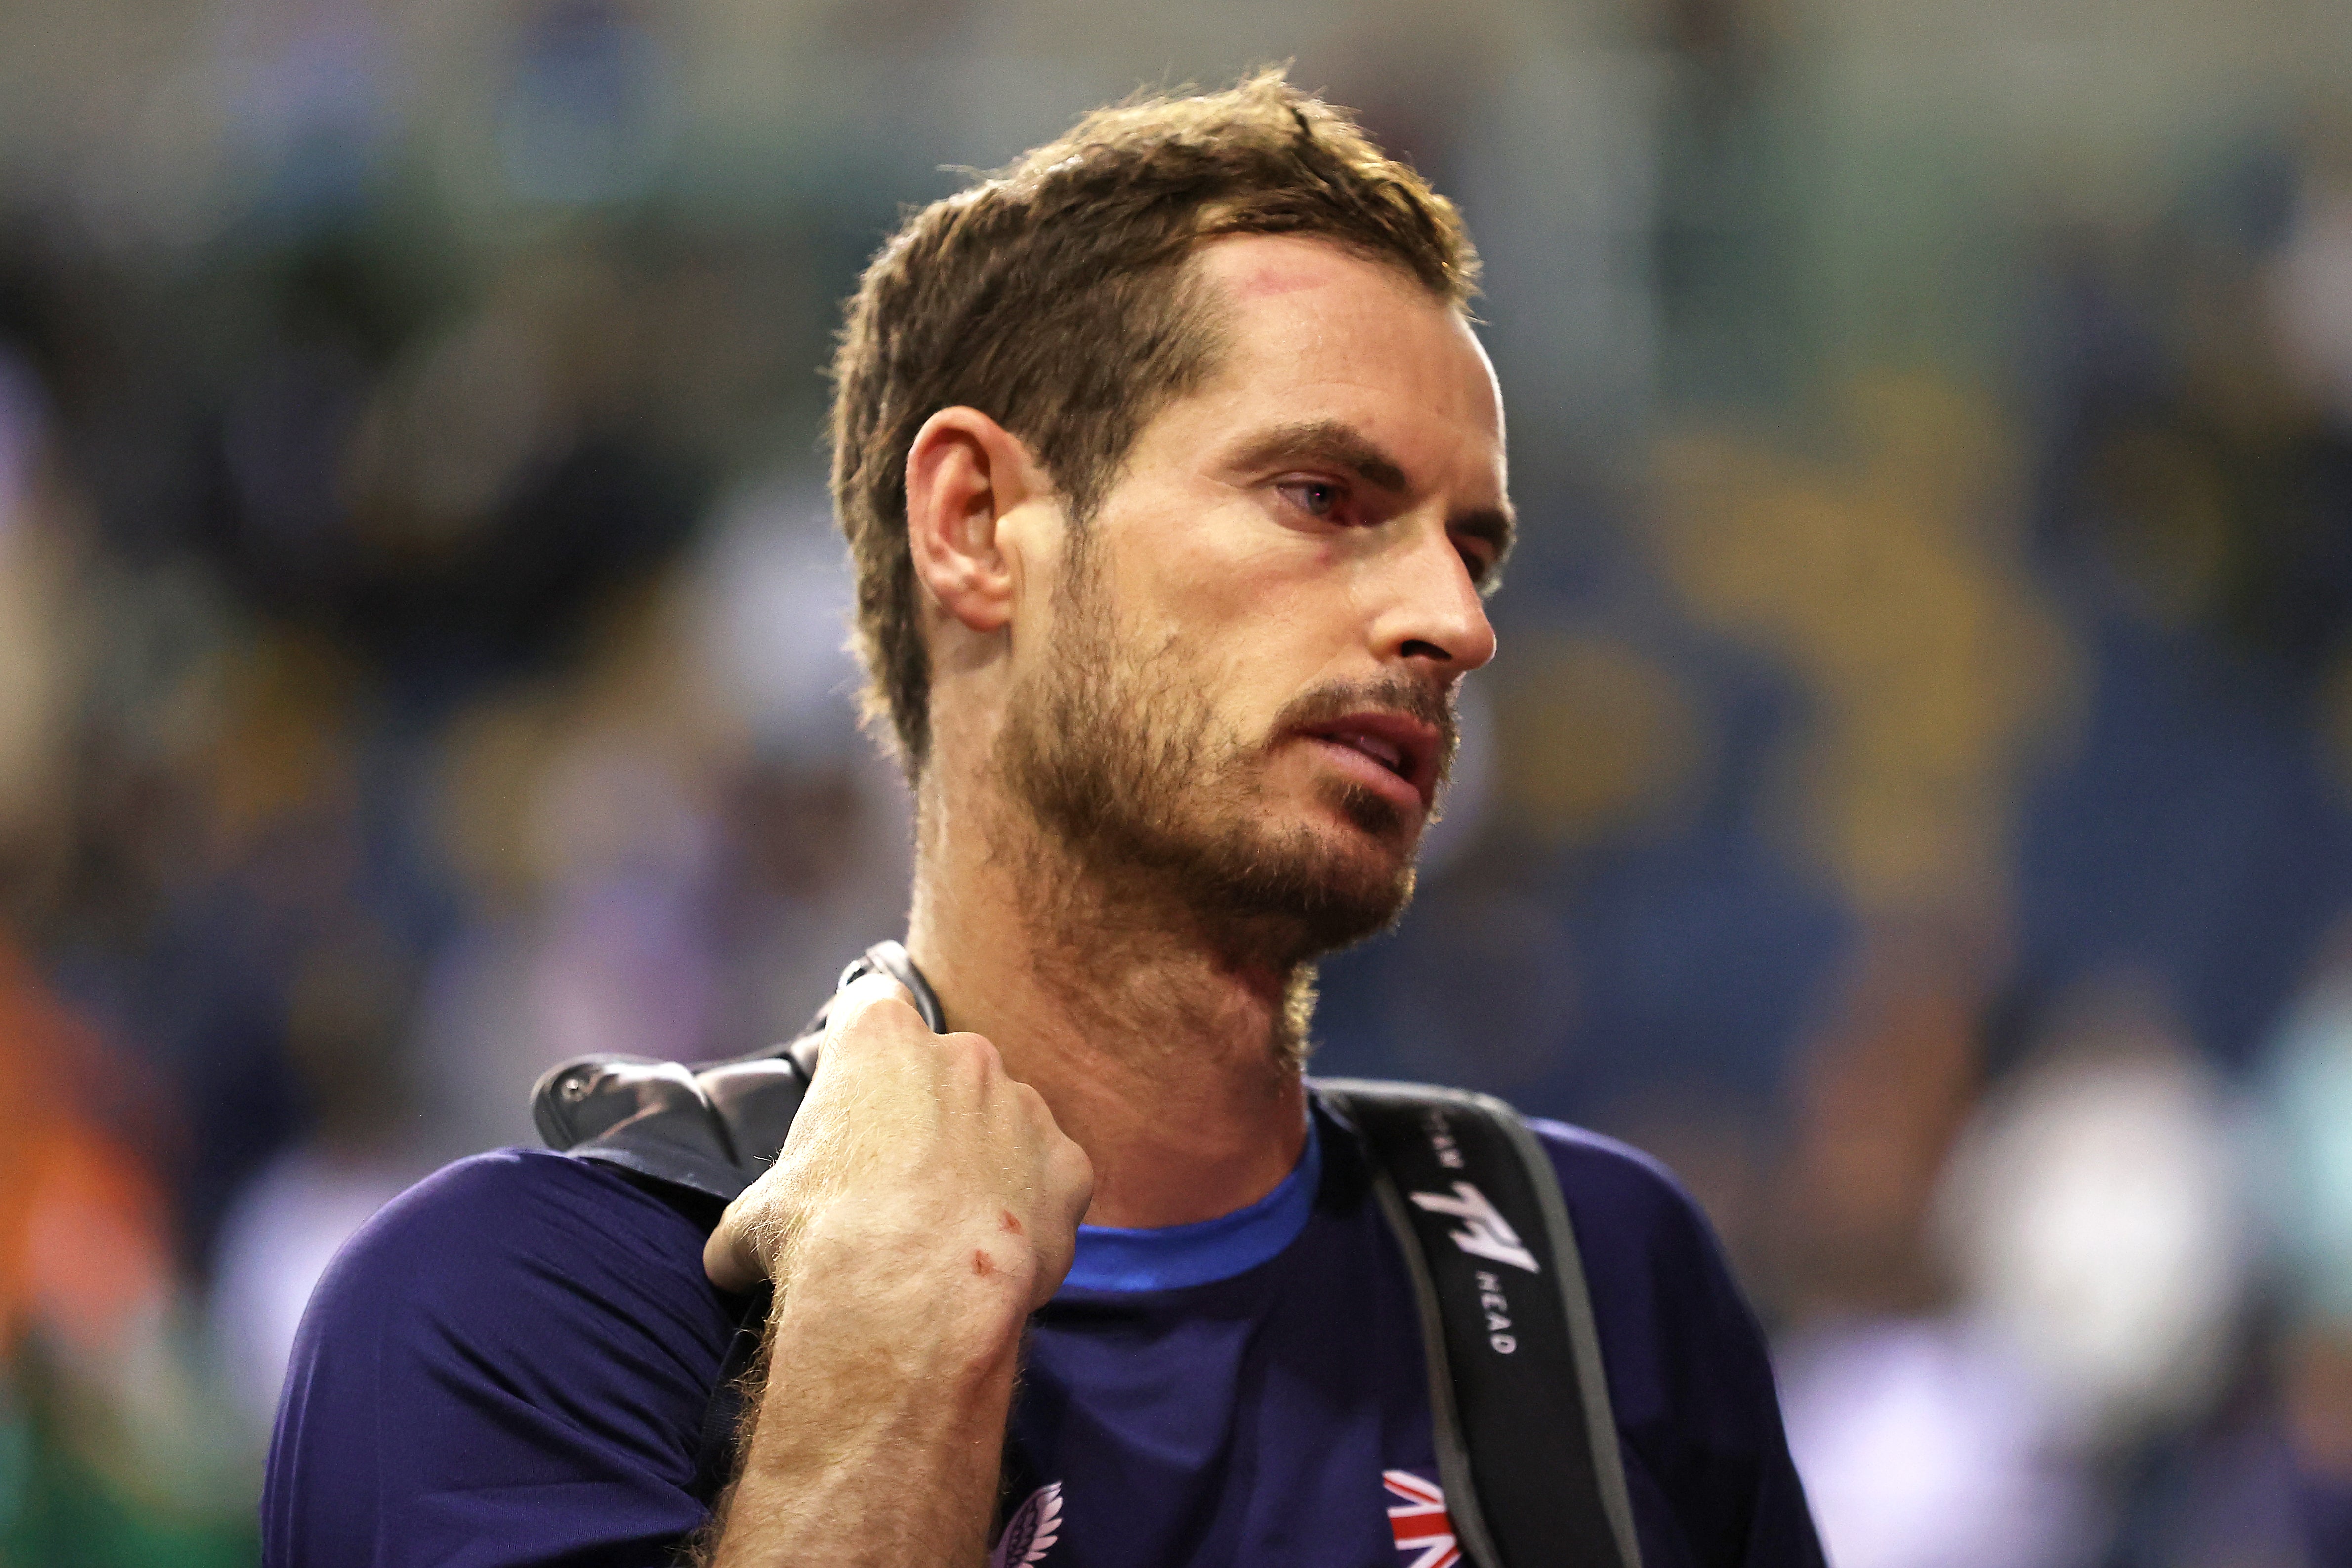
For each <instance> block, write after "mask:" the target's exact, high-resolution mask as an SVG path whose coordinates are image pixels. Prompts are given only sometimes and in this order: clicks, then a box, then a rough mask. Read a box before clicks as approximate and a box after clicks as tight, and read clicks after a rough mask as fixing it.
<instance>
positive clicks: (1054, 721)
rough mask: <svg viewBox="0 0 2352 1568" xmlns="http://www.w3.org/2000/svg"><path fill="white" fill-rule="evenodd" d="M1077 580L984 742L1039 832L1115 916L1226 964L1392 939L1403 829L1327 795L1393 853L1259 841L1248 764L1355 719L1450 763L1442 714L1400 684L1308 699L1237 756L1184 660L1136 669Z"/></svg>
mask: <svg viewBox="0 0 2352 1568" xmlns="http://www.w3.org/2000/svg"><path fill="white" fill-rule="evenodd" d="M1075 577H1076V581H1075V582H1074V583H1073V584H1072V586H1071V588H1070V589H1069V590H1067V591H1066V596H1065V597H1064V599H1063V610H1064V613H1063V616H1062V627H1063V630H1062V633H1061V636H1060V637H1059V638H1058V640H1059V641H1060V643H1061V644H1062V646H1061V647H1059V648H1057V649H1056V650H1055V651H1056V657H1055V658H1054V659H1053V660H1052V661H1051V664H1050V665H1049V666H1048V668H1047V670H1046V673H1045V677H1044V678H1043V679H1038V680H1034V681H1032V682H1030V683H1028V685H1027V688H1026V689H1024V690H1023V691H1020V692H1018V693H1016V694H1015V697H1014V701H1013V707H1012V711H1011V712H1010V714H1009V715H1008V718H1007V721H1006V724H1005V727H1004V730H1003V733H1002V735H1001V736H1000V738H999V741H998V745H997V765H998V768H999V771H1000V773H1001V776H1002V777H1003V779H1004V780H1005V781H1006V784H1007V785H1008V786H1009V788H1010V789H1011V791H1012V793H1013V796H1014V797H1015V798H1016V799H1018V800H1020V801H1021V802H1022V803H1023V804H1024V805H1026V806H1027V807H1028V809H1029V812H1030V814H1031V815H1032V816H1034V818H1035V820H1036V822H1037V823H1038V825H1039V826H1041V827H1043V828H1044V829H1045V831H1046V833H1047V834H1048V835H1049V836H1050V837H1052V838H1054V839H1055V840H1056V841H1058V843H1059V844H1060V845H1061V846H1062V847H1064V848H1066V850H1067V852H1068V853H1069V855H1070V856H1071V858H1073V859H1075V860H1076V862H1077V864H1078V867H1079V868H1080V870H1081V872H1082V873H1083V874H1084V875H1085V876H1086V877H1087V879H1089V880H1090V881H1092V882H1093V883H1094V884H1095V885H1096V887H1097V889H1099V890H1100V891H1101V892H1102V893H1103V894H1104V895H1106V896H1107V897H1108V900H1110V902H1111V903H1112V904H1113V905H1115V906H1118V907H1119V908H1121V909H1122V910H1138V909H1143V910H1150V909H1155V908H1157V909H1164V910H1169V912H1171V913H1174V914H1177V915H1178V916H1179V917H1180V918H1183V919H1187V920H1189V921H1191V922H1192V924H1193V925H1194V927H1195V928H1196V929H1197V930H1198V931H1201V932H1202V933H1204V934H1206V935H1207V936H1208V937H1209V938H1210V940H1211V941H1212V942H1214V943H1215V944H1216V945H1217V947H1218V948H1219V950H1220V951H1221V952H1222V953H1223V956H1224V957H1225V958H1226V959H1227V960H1228V962H1231V963H1236V964H1248V965H1257V964H1264V965H1267V966H1270V967H1273V968H1275V969H1276V970H1283V971H1286V970H1290V969H1294V968H1296V967H1297V966H1299V965H1301V964H1304V963H1308V962H1310V961H1311V960H1313V959H1315V958H1317V957H1318V956H1320V955H1321V954H1324V953H1327V952H1332V951H1334V950H1336V949H1339V948H1342V947H1345V946H1347V945H1348V944H1349V943H1350V942H1359V941H1361V940H1362V939H1363V938H1365V937H1368V936H1370V935H1372V934H1374V933H1375V932H1378V931H1383V930H1386V929H1387V928H1388V927H1389V926H1391V925H1392V924H1394V923H1395V921H1396V920H1397V918H1398V917H1399V916H1400V915H1402V913H1403V912H1404V909H1405V906H1406V905H1407V904H1408V903H1409V902H1410V901H1411V900H1412V889H1413V871H1412V857H1411V855H1410V854H1408V853H1405V852H1404V850H1405V849H1406V848H1407V847H1409V845H1410V841H1411V838H1412V835H1413V833H1414V827H1413V825H1412V823H1411V822H1409V821H1408V820H1407V819H1406V817H1405V815H1404V814H1403V813H1402V812H1400V811H1399V810H1398V809H1397V808H1396V806H1395V805H1392V804H1391V802H1389V801H1388V800H1387V799H1385V798H1384V797H1382V796H1381V795H1376V794H1374V793H1372V792H1371V791H1370V790H1366V789H1363V788H1361V787H1360V786H1357V785H1353V784H1342V783H1339V782H1338V781H1329V782H1328V783H1327V784H1326V785H1325V788H1326V789H1327V791H1328V796H1327V798H1328V802H1329V804H1331V805H1334V806H1335V807H1336V808H1337V809H1338V810H1339V813H1340V814H1341V815H1342V816H1345V817H1347V819H1348V820H1349V822H1350V823H1352V824H1353V825H1354V826H1356V827H1357V828H1358V829H1360V831H1361V832H1362V833H1363V834H1364V835H1365V836H1366V837H1369V838H1371V839H1375V840H1380V841H1384V842H1385V843H1387V844H1389V845H1390V846H1391V847H1392V851H1391V853H1388V854H1382V853H1380V852H1379V851H1378V850H1377V849H1376V848H1372V847H1367V846H1362V845H1351V844H1343V843H1334V842H1331V841H1329V840H1328V839H1327V838H1326V837H1322V836H1319V835H1318V834H1316V833H1315V832H1313V831H1311V830H1309V829H1308V828H1307V827H1304V826H1291V827H1287V828H1283V829H1276V828H1271V827H1269V826H1266V824H1265V805H1264V800H1263V795H1262V790H1261V785H1260V783H1259V777H1260V774H1259V772H1258V767H1259V764H1261V763H1263V761H1264V757H1265V752H1266V750H1267V749H1268V748H1269V747H1270V746H1271V745H1272V744H1274V743H1275V742H1276V741H1277V740H1279V739H1281V738H1285V737H1288V736H1291V735H1293V734H1295V733H1296V731H1297V729H1298V728H1299V727H1300V726H1302V725H1310V724H1315V723H1318V722H1321V721H1326V720H1331V719H1338V718H1340V717H1343V716H1345V715H1347V714H1349V713H1357V712H1361V711H1364V710H1368V709H1388V710H1395V711H1399V712H1404V713H1410V714H1412V715H1413V716H1414V717H1416V718H1419V719H1422V720H1423V721H1427V722H1429V723H1431V724H1433V725H1435V726H1437V728H1438V730H1439V731H1440V732H1441V734H1442V735H1443V737H1444V740H1443V745H1442V749H1441V763H1450V762H1451V760H1452V757H1453V752H1454V713H1453V710H1452V707H1451V705H1450V704H1449V703H1448V702H1447V701H1446V700H1444V698H1442V697H1440V696H1438V695H1437V694H1436V693H1435V692H1434V691H1433V690H1432V689H1430V688H1429V687H1428V685H1427V684H1425V683H1423V682H1419V681H1413V680H1411V679H1406V678H1403V677H1397V678H1394V679H1388V680H1381V681H1367V682H1355V683H1347V684H1343V685H1334V686H1326V687H1319V688H1317V689H1315V690H1313V691H1310V692H1308V693H1307V694H1306V695H1305V696H1303V697H1301V698H1300V699H1298V700H1296V701H1294V702H1292V703H1291V704H1289V705H1288V706H1287V707H1286V709H1285V710H1284V711H1283V713H1282V714H1281V716H1280V718H1279V719H1278V720H1277V721H1276V724H1275V726H1274V728H1273V731H1272V733H1271V735H1270V736H1269V737H1268V739H1267V741H1266V742H1262V743H1259V744H1255V745H1253V744H1249V743H1246V742H1242V741H1240V740H1238V739H1236V738H1234V737H1233V736H1230V735H1227V734H1223V733H1220V732H1218V730H1217V726H1216V723H1215V721H1214V716H1213V713H1212V712H1211V710H1210V707H1209V704H1208V701H1207V698H1206V694H1205V693H1204V692H1203V691H1202V690H1201V689H1200V688H1199V686H1198V685H1197V684H1188V683H1187V682H1186V680H1185V679H1184V675H1185V673H1186V671H1187V669H1188V661H1186V660H1184V659H1182V658H1175V657H1168V656H1167V652H1166V650H1162V657H1160V658H1141V657H1137V656H1136V654H1135V653H1134V652H1133V651H1132V650H1131V649H1130V648H1129V647H1128V646H1126V645H1125V644H1123V643H1122V642H1121V640H1120V638H1119V637H1118V635H1117V632H1116V629H1115V628H1114V627H1113V626H1111V624H1110V618H1109V616H1108V614H1107V613H1106V611H1105V607H1104V605H1103V604H1102V602H1101V601H1102V595H1101V594H1100V592H1099V590H1098V589H1097V588H1096V587H1095V586H1094V585H1092V584H1090V583H1087V581H1085V579H1086V577H1087V574H1086V573H1085V571H1084V568H1083V567H1080V568H1079V570H1078V572H1077V573H1076V574H1075ZM1443 776H1444V766H1443V765H1441V768H1440V777H1441V778H1443ZM1105 912H1107V911H1105Z"/></svg>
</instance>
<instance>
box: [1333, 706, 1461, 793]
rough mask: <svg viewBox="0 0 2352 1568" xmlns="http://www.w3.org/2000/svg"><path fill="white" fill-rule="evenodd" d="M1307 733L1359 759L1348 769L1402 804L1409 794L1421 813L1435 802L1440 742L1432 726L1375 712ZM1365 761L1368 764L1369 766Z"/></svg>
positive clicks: (1335, 722) (1355, 715) (1395, 714)
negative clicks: (1396, 798) (1419, 807)
mask: <svg viewBox="0 0 2352 1568" xmlns="http://www.w3.org/2000/svg"><path fill="white" fill-rule="evenodd" d="M1305 733H1306V735H1307V737H1308V738H1309V739H1311V740H1316V741H1320V742H1324V743H1325V744H1327V745H1328V746H1330V747H1332V748H1333V749H1334V750H1335V751H1338V752H1345V753H1348V754H1349V755H1351V756H1352V757H1355V758H1360V759H1363V761H1362V762H1358V763H1350V764H1349V767H1350V771H1352V772H1355V773H1359V774H1360V776H1361V777H1362V780H1363V782H1364V783H1365V784H1368V785H1369V786H1370V787H1373V788H1377V789H1381V793H1383V794H1390V795H1396V796H1398V797H1400V802H1401V803H1402V797H1403V796H1404V795H1406V794H1407V793H1410V795H1411V796H1412V799H1413V800H1415V801H1417V802H1418V803H1419V804H1420V805H1421V808H1422V809H1423V811H1426V810H1428V809H1429V807H1430V806H1431V805H1432V804H1433V802H1434V801H1435V799H1436V796H1437V761H1438V748H1439V744H1440V741H1439V735H1438V731H1437V729H1436V727H1435V726H1434V725H1432V724H1428V723H1424V722H1423V721H1421V720H1419V719H1415V718H1412V717H1411V716H1410V715H1408V714H1403V713H1394V712H1380V711H1373V712H1363V713H1350V714H1348V715H1347V716H1346V717H1344V718H1340V719H1335V720H1331V721H1327V722H1324V723H1320V724H1315V725H1312V726H1309V727H1308V728H1307V730H1306V731H1305ZM1365 763H1370V764H1371V766H1370V767H1367V766H1366V765H1365ZM1375 770H1377V771H1375Z"/></svg>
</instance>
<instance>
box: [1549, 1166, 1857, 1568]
mask: <svg viewBox="0 0 2352 1568" xmlns="http://www.w3.org/2000/svg"><path fill="white" fill-rule="evenodd" d="M1531 1125H1532V1126H1533V1128H1534V1131H1536V1133H1537V1135H1538V1137H1539V1138H1540V1139H1541V1140H1542V1141H1543V1142H1544V1145H1545V1147H1546V1149H1547V1150H1548V1151H1549V1153H1550V1155H1551V1158H1552V1163H1553V1165H1554V1167H1555V1168H1556V1169H1557V1170H1558V1171H1559V1177H1560V1185H1561V1187H1562V1189H1563V1190H1564V1192H1565V1194H1566V1195H1567V1198H1568V1208H1569V1216H1570V1221H1571V1223H1572V1224H1573V1225H1574V1226H1575V1230H1576V1240H1577V1250H1578V1251H1579V1252H1580V1254H1582V1256H1583V1258H1584V1264H1585V1278H1586V1280H1587V1282H1588V1287H1589V1289H1590V1290H1591V1297H1592V1310H1593V1318H1594V1321H1595V1326H1596V1328H1597V1330H1598V1331H1599V1333H1600V1338H1601V1359H1602V1361H1603V1362H1604V1363H1605V1364H1606V1366H1607V1370H1608V1379H1609V1397H1610V1401H1611V1404H1612V1405H1613V1406H1614V1407H1615V1414H1616V1417H1617V1430H1618V1436H1619V1439H1620V1442H1621V1445H1622V1449H1623V1452H1624V1460H1625V1479H1626V1484H1627V1487H1628V1489H1629V1490H1630V1491H1631V1493H1632V1498H1633V1513H1634V1520H1635V1524H1636V1526H1637V1527H1638V1529H1639V1531H1640V1534H1641V1538H1642V1547H1643V1568H1821V1565H1822V1548H1821V1542H1820V1541H1819V1539H1818V1538H1817V1536H1816V1535H1815V1533H1814V1530H1813V1521H1812V1515H1811V1510H1809V1509H1808V1508H1807V1506H1806V1503H1805V1493H1804V1488H1803V1486H1802V1484H1801V1482H1800V1481H1799V1480H1798V1479H1797V1470H1796V1466H1795V1464H1794V1463H1793V1462H1792V1461H1791V1460H1790V1457H1789V1440H1788V1436H1787V1434H1786V1432H1785V1431H1784V1430H1783V1429H1782V1426H1781V1420H1780V1394H1779V1391H1778V1389H1777V1388H1776V1386H1775V1385H1774V1383H1773V1377H1772V1365H1771V1361H1770V1358H1769V1355H1768V1353H1767V1352H1766V1348H1765V1341H1764V1333H1763V1330H1762V1329H1761V1328H1760V1327H1759V1324H1758V1323H1757V1321H1756V1315H1755V1313H1754V1311H1753V1310H1750V1309H1749V1307H1748V1302H1747V1300H1746V1299H1745V1298H1744V1297H1743V1296H1742V1295H1741V1294H1740V1291H1739V1288H1738V1285H1737V1284H1736V1283H1735V1282H1734V1281H1733V1279H1732V1277H1731V1270H1730V1268H1729V1267H1728V1266H1727V1264H1726V1262H1725V1261H1724V1258H1723V1251H1722V1248H1721V1247H1720V1246H1719V1245H1718V1244H1717V1240H1716V1237H1715V1233H1714V1230H1713V1229H1712V1227H1710V1226H1708V1224H1707V1222H1706V1216H1705V1215H1703V1214H1702V1213H1701V1212H1700V1211H1699V1207H1698V1205H1697V1204H1696V1203H1695V1202H1693V1201H1692V1199H1691V1197H1690V1195H1689V1194H1687V1193H1685V1191H1684V1190H1683V1188H1682V1186H1681V1184H1679V1183H1677V1182H1676V1181H1675V1179H1674V1178H1673V1177H1672V1176H1671V1175H1670V1174H1668V1173H1666V1171H1665V1170H1664V1168H1663V1167H1661V1166H1660V1165H1658V1164H1657V1163H1655V1162H1654V1161H1653V1160H1651V1159H1650V1158H1649V1157H1648V1156H1647V1155H1644V1154H1643V1153H1640V1152H1637V1151H1635V1150H1633V1149H1631V1148H1628V1147H1626V1146H1625V1145H1624V1144H1622V1143H1619V1142H1615V1141H1614V1140H1612V1139H1608V1138H1602V1137H1600V1136H1598V1135H1597V1134H1594V1133H1591V1132H1586V1131H1581V1130H1580V1129H1577V1128H1571V1127H1566V1126H1563V1125H1561V1124H1559V1123H1558V1122H1551V1121H1535V1122H1533V1123H1531Z"/></svg>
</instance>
